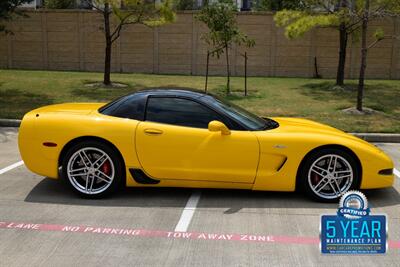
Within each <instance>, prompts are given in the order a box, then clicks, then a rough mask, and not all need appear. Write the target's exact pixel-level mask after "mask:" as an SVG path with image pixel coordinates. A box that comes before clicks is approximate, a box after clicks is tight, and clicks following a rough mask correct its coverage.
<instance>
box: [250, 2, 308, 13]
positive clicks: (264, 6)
mask: <svg viewBox="0 0 400 267" xmlns="http://www.w3.org/2000/svg"><path fill="white" fill-rule="evenodd" d="M303 8H304V5H303V1H299V0H258V1H253V2H252V9H253V10H256V11H278V10H283V9H290V10H298V9H303Z"/></svg>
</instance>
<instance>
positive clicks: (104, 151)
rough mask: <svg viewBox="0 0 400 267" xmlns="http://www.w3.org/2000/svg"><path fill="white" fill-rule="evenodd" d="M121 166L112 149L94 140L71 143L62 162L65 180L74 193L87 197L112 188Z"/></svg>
mask: <svg viewBox="0 0 400 267" xmlns="http://www.w3.org/2000/svg"><path fill="white" fill-rule="evenodd" d="M122 170H123V167H122V164H121V162H120V160H119V157H118V154H117V153H116V152H115V151H114V149H112V148H111V147H109V146H108V145H106V144H103V143H101V142H97V141H88V142H82V143H78V144H76V145H74V146H73V147H71V148H70V149H69V150H68V152H67V153H66V155H65V157H64V159H63V163H62V173H63V177H64V179H65V181H66V182H67V184H68V185H70V187H71V188H72V189H73V190H74V191H75V192H76V193H78V194H80V195H81V196H84V197H89V198H99V197H104V196H106V195H108V194H110V193H112V192H114V191H115V190H116V189H117V188H118V186H119V185H120V182H121V177H122V174H123V172H122Z"/></svg>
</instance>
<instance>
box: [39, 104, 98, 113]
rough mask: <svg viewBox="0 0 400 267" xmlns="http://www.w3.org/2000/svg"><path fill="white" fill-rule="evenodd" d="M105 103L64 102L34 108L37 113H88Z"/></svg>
mask: <svg viewBox="0 0 400 267" xmlns="http://www.w3.org/2000/svg"><path fill="white" fill-rule="evenodd" d="M104 105H105V103H64V104H55V105H49V106H44V107H41V108H38V109H36V110H35V112H37V113H70V114H82V115H83V114H90V113H91V112H92V111H94V110H97V109H99V108H100V107H102V106H104Z"/></svg>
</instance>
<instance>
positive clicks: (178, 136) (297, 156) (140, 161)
mask: <svg viewBox="0 0 400 267" xmlns="http://www.w3.org/2000/svg"><path fill="white" fill-rule="evenodd" d="M18 143H19V149H20V153H21V156H22V159H23V161H24V162H25V165H26V166H27V167H28V168H29V169H30V170H31V171H32V172H34V173H36V174H39V175H42V176H47V177H49V178H54V179H58V178H60V179H62V180H63V181H65V182H66V183H67V184H68V185H69V186H70V188H71V189H72V190H73V191H75V192H76V193H78V194H80V195H81V196H84V197H89V198H95V197H96V198H98V197H103V196H106V195H108V194H110V193H113V192H115V191H116V190H117V189H118V188H119V187H120V186H121V185H124V184H125V185H126V186H133V187H146V186H153V187H154V186H157V187H191V188H230V189H250V190H264V191H295V190H300V191H302V192H304V193H305V194H306V195H307V196H309V197H311V198H314V199H315V200H318V201H327V202H329V201H337V199H338V198H339V197H340V196H341V195H342V194H344V193H345V192H347V191H348V190H351V189H370V188H384V187H390V186H392V184H393V180H394V176H393V162H392V160H391V159H390V158H389V157H388V156H387V155H386V154H385V153H384V152H382V151H381V150H380V149H379V148H377V147H375V146H374V145H372V144H370V143H368V142H366V141H364V140H361V139H359V138H357V137H354V136H352V135H350V134H347V133H345V132H342V131H340V130H338V129H335V128H333V127H330V126H327V125H324V124H321V123H317V122H314V121H310V120H306V119H299V118H261V117H258V116H256V115H254V114H252V113H250V112H248V111H246V110H244V109H243V108H241V107H238V106H236V105H234V104H232V103H229V102H227V101H225V100H222V99H220V98H218V97H216V96H213V95H210V94H205V93H202V92H200V91H194V90H184V89H162V88H155V89H147V90H142V91H138V92H135V93H132V94H129V95H127V96H123V97H121V98H119V99H116V100H115V101H112V102H110V103H108V104H106V103H67V104H56V105H50V106H45V107H41V108H38V109H35V110H32V111H30V112H28V113H27V114H25V116H24V118H23V120H22V123H21V126H20V131H19V141H18Z"/></svg>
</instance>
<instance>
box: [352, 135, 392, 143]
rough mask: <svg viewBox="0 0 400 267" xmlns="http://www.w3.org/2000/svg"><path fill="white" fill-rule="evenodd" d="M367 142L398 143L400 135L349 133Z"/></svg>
mask: <svg viewBox="0 0 400 267" xmlns="http://www.w3.org/2000/svg"><path fill="white" fill-rule="evenodd" d="M350 134H352V135H354V136H357V137H358V138H361V139H363V140H365V141H368V142H378V143H400V134H391V133H350Z"/></svg>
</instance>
